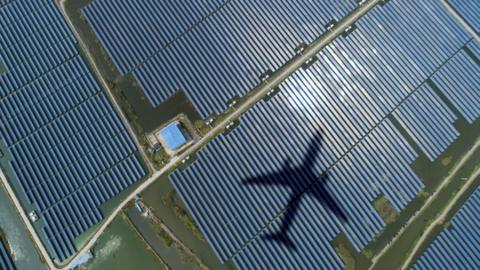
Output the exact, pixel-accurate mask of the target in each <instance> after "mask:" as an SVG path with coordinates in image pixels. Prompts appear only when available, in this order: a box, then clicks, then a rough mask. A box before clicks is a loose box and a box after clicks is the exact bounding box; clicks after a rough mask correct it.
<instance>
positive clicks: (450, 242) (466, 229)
mask: <svg viewBox="0 0 480 270" xmlns="http://www.w3.org/2000/svg"><path fill="white" fill-rule="evenodd" d="M479 207H480V189H479V188H477V190H476V191H475V192H474V193H473V194H472V195H471V196H470V198H469V199H468V200H467V202H465V204H464V205H463V206H462V207H461V209H460V210H459V211H458V212H457V213H456V214H455V216H454V217H453V218H452V220H451V222H450V225H449V227H448V228H445V229H444V230H443V231H441V232H440V234H439V235H438V236H437V237H436V238H435V240H433V242H432V243H431V244H430V245H429V247H428V248H427V249H426V250H425V251H424V253H423V254H422V256H421V257H420V259H419V260H418V261H417V262H416V263H415V265H413V267H412V269H478V268H479V267H480V264H479V262H480V252H479V250H480V246H479V243H480V239H479V237H478V233H477V232H478V230H479V229H480V216H479V211H478V209H479Z"/></svg>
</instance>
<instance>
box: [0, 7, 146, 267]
mask: <svg viewBox="0 0 480 270" xmlns="http://www.w3.org/2000/svg"><path fill="white" fill-rule="evenodd" d="M32 11H34V12H32ZM0 24H1V25H2V26H1V27H0V31H2V40H0V55H1V58H2V59H3V60H4V62H5V64H6V66H7V69H8V72H7V73H6V74H4V75H3V76H0V112H1V113H0V115H1V116H2V119H1V125H0V139H1V140H3V141H4V142H5V143H6V144H7V147H8V148H9V150H10V152H11V155H12V158H13V160H12V162H11V165H12V168H13V171H14V174H15V175H16V177H17V180H18V183H19V186H20V188H21V190H17V192H19V193H20V194H23V195H22V198H23V196H25V198H26V199H25V201H24V202H23V204H24V206H25V207H26V209H35V210H36V212H37V215H38V216H39V218H40V220H39V222H37V223H36V224H35V225H36V226H37V229H39V230H41V231H42V232H43V233H42V234H41V236H42V237H43V238H44V240H45V241H47V243H48V244H49V246H50V247H51V251H52V252H53V254H54V256H55V258H57V259H58V260H64V259H66V258H67V257H69V256H70V255H72V254H73V253H74V252H75V251H76V248H75V245H74V243H73V240H74V239H75V238H76V237H77V236H79V235H80V234H82V233H83V232H85V231H86V230H87V229H89V228H91V227H92V226H93V225H94V224H96V223H98V222H99V221H100V220H101V219H102V213H101V212H100V210H99V206H100V205H102V204H103V203H104V202H106V201H107V200H108V199H110V198H112V197H113V196H115V195H116V194H118V193H119V192H120V191H122V190H123V189H125V188H126V187H127V186H129V185H131V184H132V183H134V182H135V181H137V180H139V179H141V178H142V177H143V176H144V175H145V171H144V169H143V167H142V165H141V164H140V161H139V159H138V158H137V157H136V155H135V152H136V147H135V145H134V144H133V141H132V140H131V138H130V137H129V134H128V132H127V131H126V129H125V127H124V126H123V125H122V123H121V120H120V119H119V117H118V115H117V114H116V113H115V111H114V109H113V108H112V106H111V105H110V103H109V101H108V100H107V98H106V97H105V96H104V94H103V93H101V89H100V87H99V85H98V84H97V82H96V81H95V79H94V78H93V76H92V74H91V73H90V71H89V70H88V68H87V66H86V65H85V63H84V61H83V60H82V59H81V58H80V56H79V52H78V51H77V49H76V40H75V38H74V37H73V35H72V33H71V32H70V30H69V29H68V27H67V25H66V23H65V22H64V21H63V18H62V17H61V15H60V13H59V12H58V11H57V10H56V8H55V6H54V4H53V1H50V0H42V1H29V0H17V1H13V2H11V3H10V4H8V5H6V6H3V7H2V8H1V9H0ZM20 24H21V25H22V27H21V28H20V27H18V25H20Z"/></svg>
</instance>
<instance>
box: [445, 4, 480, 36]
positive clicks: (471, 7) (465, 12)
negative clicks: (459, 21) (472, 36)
mask: <svg viewBox="0 0 480 270" xmlns="http://www.w3.org/2000/svg"><path fill="white" fill-rule="evenodd" d="M448 2H449V3H450V5H451V6H452V7H453V8H454V9H455V10H457V12H458V13H459V14H460V16H462V17H463V18H464V19H465V20H466V21H467V23H468V24H470V25H471V26H472V27H473V29H474V30H475V31H477V33H478V32H480V16H478V14H480V1H478V0H448Z"/></svg>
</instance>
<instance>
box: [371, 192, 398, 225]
mask: <svg viewBox="0 0 480 270" xmlns="http://www.w3.org/2000/svg"><path fill="white" fill-rule="evenodd" d="M373 206H374V207H375V209H376V210H377V212H378V214H380V217H382V219H383V221H385V223H387V224H392V223H393V222H395V220H397V217H398V212H397V210H395V208H394V207H393V205H392V204H391V203H390V202H389V201H388V199H387V197H385V195H382V196H380V197H379V198H378V199H376V200H375V201H374V202H373Z"/></svg>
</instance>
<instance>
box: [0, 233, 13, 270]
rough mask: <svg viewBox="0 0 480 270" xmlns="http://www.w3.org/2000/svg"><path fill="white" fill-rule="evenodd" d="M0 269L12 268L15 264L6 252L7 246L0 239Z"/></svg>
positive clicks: (11, 269) (10, 269)
mask: <svg viewBox="0 0 480 270" xmlns="http://www.w3.org/2000/svg"><path fill="white" fill-rule="evenodd" d="M0 269H2V270H14V269H15V266H14V265H13V261H12V258H11V257H10V254H8V251H7V248H6V247H5V245H4V244H3V242H2V241H1V240H0Z"/></svg>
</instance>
